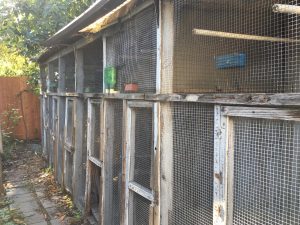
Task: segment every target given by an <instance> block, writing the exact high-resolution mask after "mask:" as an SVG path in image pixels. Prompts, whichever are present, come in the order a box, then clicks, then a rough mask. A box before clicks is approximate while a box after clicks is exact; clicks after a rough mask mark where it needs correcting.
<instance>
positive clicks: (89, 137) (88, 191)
mask: <svg viewBox="0 0 300 225" xmlns="http://www.w3.org/2000/svg"><path fill="white" fill-rule="evenodd" d="M92 119H93V107H92V103H91V99H89V100H88V116H87V162H86V181H85V196H84V198H85V215H86V216H88V215H89V214H90V212H91V187H92V184H91V174H92V165H91V162H90V160H89V157H90V156H91V151H92V150H91V149H92V146H93V134H92V132H93V126H94V124H95V123H94V121H93V120H92Z"/></svg>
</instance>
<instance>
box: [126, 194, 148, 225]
mask: <svg viewBox="0 0 300 225" xmlns="http://www.w3.org/2000/svg"><path fill="white" fill-rule="evenodd" d="M129 199H130V200H129V201H130V202H129V223H128V224H130V225H149V224H150V223H149V222H150V220H149V219H150V205H151V202H150V201H149V200H148V199H145V198H143V197H142V196H140V195H138V194H136V193H135V192H132V191H131V192H129Z"/></svg>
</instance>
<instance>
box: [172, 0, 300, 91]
mask: <svg viewBox="0 0 300 225" xmlns="http://www.w3.org/2000/svg"><path fill="white" fill-rule="evenodd" d="M277 3H280V4H288V5H294V6H298V5H299V3H300V1H299V0H264V1H263V0H253V1H241V0H222V1H220V0H210V1H208V0H175V1H174V24H175V25H174V27H175V37H174V77H173V80H172V82H171V81H170V83H167V84H166V87H168V88H170V87H171V88H173V92H182V93H184V92H195V93H197V92H224V93H230V92H233V93H239V92H260V93H283V92H285V93H289V92H299V91H300V78H299V76H298V74H299V72H300V67H299V66H298V65H299V62H300V61H299V59H300V57H299V51H298V49H299V44H300V42H299V41H298V39H299V35H300V32H299V31H300V27H299V26H298V23H299V16H298V15H296V14H287V13H275V12H273V9H272V7H273V6H274V4H277ZM195 28H196V29H200V33H201V35H196V34H193V32H192V31H193V29H195ZM205 31H209V34H206V35H207V36H206V35H204V32H205ZM219 31H220V32H225V35H224V33H223V34H221V37H217V35H218V34H216V32H219ZM239 34H245V35H250V36H251V37H250V39H251V40H245V39H242V38H241V35H239ZM234 36H235V37H236V39H235V38H232V37H234ZM257 36H259V37H264V38H266V39H267V41H258V40H257ZM270 37H271V38H272V37H275V38H283V39H282V40H276V41H274V40H273V41H270V39H271V38H270ZM248 39H249V37H248ZM168 90H169V89H168Z"/></svg>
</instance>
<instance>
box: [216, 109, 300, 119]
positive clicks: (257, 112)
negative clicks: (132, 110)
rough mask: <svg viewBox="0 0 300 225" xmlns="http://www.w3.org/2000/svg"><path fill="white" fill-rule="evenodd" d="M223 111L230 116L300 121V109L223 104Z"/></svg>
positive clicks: (223, 113)
mask: <svg viewBox="0 0 300 225" xmlns="http://www.w3.org/2000/svg"><path fill="white" fill-rule="evenodd" d="M221 112H222V115H225V116H229V117H248V118H257V119H272V120H292V121H300V110H299V109H282V108H280V109H279V108H261V107H237V106H223V107H222V108H221Z"/></svg>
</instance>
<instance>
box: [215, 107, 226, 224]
mask: <svg viewBox="0 0 300 225" xmlns="http://www.w3.org/2000/svg"><path fill="white" fill-rule="evenodd" d="M214 122H215V128H214V174H213V176H214V202H213V224H214V225H226V219H225V215H226V202H225V201H226V200H225V179H224V176H226V171H225V159H226V142H227V139H226V125H227V124H226V120H224V117H222V115H221V106H218V105H216V106H215V121H214Z"/></svg>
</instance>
